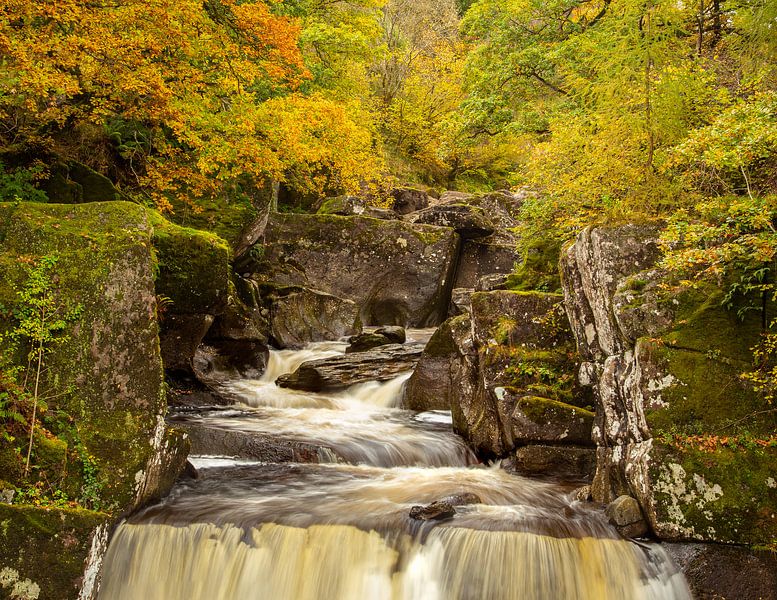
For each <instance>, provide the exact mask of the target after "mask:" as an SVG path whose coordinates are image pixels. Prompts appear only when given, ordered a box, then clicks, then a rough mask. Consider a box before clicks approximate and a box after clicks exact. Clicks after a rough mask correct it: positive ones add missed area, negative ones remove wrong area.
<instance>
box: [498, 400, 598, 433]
mask: <svg viewBox="0 0 777 600" xmlns="http://www.w3.org/2000/svg"><path fill="white" fill-rule="evenodd" d="M525 393H526V392H525V391H524V390H517V389H515V388H510V387H496V388H494V395H495V396H496V398H497V401H498V403H499V405H500V406H503V405H504V406H513V411H512V414H511V415H510V434H511V437H512V442H513V443H520V444H525V443H537V442H540V443H542V442H548V443H554V442H555V443H566V444H577V445H578V446H590V445H592V441H591V428H592V427H593V421H594V415H593V413H592V412H590V411H588V410H586V409H584V408H579V407H577V406H571V405H569V404H566V403H564V402H558V401H557V400H549V399H548V398H539V397H536V396H527V395H525Z"/></svg>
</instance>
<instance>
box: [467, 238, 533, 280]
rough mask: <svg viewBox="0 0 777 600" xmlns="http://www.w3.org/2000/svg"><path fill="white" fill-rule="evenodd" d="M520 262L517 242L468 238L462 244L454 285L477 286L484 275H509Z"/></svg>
mask: <svg viewBox="0 0 777 600" xmlns="http://www.w3.org/2000/svg"><path fill="white" fill-rule="evenodd" d="M520 262H521V255H520V253H519V252H518V248H517V246H516V245H515V244H499V243H493V242H491V241H480V240H466V241H465V242H464V243H463V244H462V248H461V255H460V256H459V264H458V268H457V271H456V280H455V283H454V287H457V288H476V287H477V286H478V284H479V282H480V281H481V279H483V278H484V277H488V276H491V275H503V276H507V275H509V274H510V273H512V272H513V269H514V268H515V265H516V264H517V263H520ZM482 291H490V290H482Z"/></svg>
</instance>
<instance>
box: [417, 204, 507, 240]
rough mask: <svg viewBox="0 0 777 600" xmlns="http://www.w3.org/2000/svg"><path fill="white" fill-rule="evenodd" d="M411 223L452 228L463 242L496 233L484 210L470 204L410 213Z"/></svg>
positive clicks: (451, 205)
mask: <svg viewBox="0 0 777 600" xmlns="http://www.w3.org/2000/svg"><path fill="white" fill-rule="evenodd" d="M405 220H406V221H408V222H409V223H424V224H426V225H437V226H439V227H451V228H452V229H453V230H454V231H455V232H456V233H458V234H459V236H461V239H462V240H469V239H475V238H482V237H486V236H489V235H491V234H492V233H494V225H493V224H492V223H491V221H489V219H488V217H487V216H486V214H485V212H484V211H483V209H482V208H479V207H477V206H470V205H468V204H438V205H435V206H430V207H429V208H425V209H423V210H419V211H417V212H413V213H410V214H409V215H407V216H406V217H405Z"/></svg>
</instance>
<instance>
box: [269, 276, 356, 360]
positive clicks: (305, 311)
mask: <svg viewBox="0 0 777 600" xmlns="http://www.w3.org/2000/svg"><path fill="white" fill-rule="evenodd" d="M268 299H269V301H270V303H271V304H270V329H271V332H272V339H273V341H274V342H275V344H276V345H277V346H278V347H279V348H302V347H303V346H305V345H306V344H309V343H310V342H321V341H331V340H338V339H340V338H342V337H345V336H349V335H354V334H355V333H358V332H359V331H360V330H361V323H360V321H359V307H358V306H357V305H356V303H355V302H353V301H352V300H344V299H342V298H338V297H337V296H333V295H332V294H326V293H324V292H319V291H316V290H311V289H307V288H299V287H292V288H280V289H277V290H275V291H274V292H273V293H272V294H270V295H269V297H268Z"/></svg>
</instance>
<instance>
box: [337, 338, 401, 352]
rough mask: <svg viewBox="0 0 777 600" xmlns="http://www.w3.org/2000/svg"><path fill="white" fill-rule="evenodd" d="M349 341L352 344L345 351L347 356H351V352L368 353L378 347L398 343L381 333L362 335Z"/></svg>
mask: <svg viewBox="0 0 777 600" xmlns="http://www.w3.org/2000/svg"><path fill="white" fill-rule="evenodd" d="M348 341H349V342H350V343H351V344H350V346H348V347H347V348H346V349H345V353H346V354H350V353H351V352H366V351H367V350H372V349H373V348H377V347H378V346H385V345H387V344H393V343H396V342H392V341H391V340H390V339H388V338H387V337H386V336H385V335H381V334H380V333H362V334H360V335H355V336H353V337H351V338H349V340H348Z"/></svg>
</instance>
